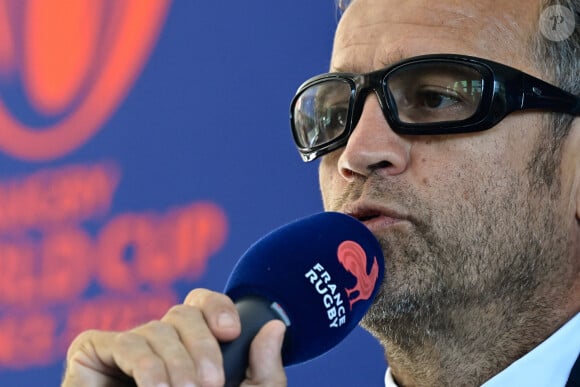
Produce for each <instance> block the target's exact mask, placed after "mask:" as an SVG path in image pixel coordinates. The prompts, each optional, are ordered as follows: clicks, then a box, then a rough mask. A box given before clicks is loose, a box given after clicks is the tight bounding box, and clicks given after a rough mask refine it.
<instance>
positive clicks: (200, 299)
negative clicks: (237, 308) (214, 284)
mask: <svg viewBox="0 0 580 387" xmlns="http://www.w3.org/2000/svg"><path fill="white" fill-rule="evenodd" d="M185 303H186V304H188V305H192V306H196V307H198V308H199V309H202V310H206V309H208V308H209V307H215V306H219V307H222V308H223V307H230V308H234V303H233V302H232V300H231V299H230V298H229V297H228V296H226V295H225V294H223V293H218V292H214V291H211V290H208V289H203V288H199V289H194V290H192V291H191V292H189V294H188V295H187V297H186V298H185Z"/></svg>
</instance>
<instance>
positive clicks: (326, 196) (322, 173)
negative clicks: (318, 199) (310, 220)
mask: <svg viewBox="0 0 580 387" xmlns="http://www.w3.org/2000/svg"><path fill="white" fill-rule="evenodd" d="M318 181H319V184H320V191H321V193H322V202H323V205H324V209H325V210H327V211H328V210H331V208H330V206H331V203H332V201H333V199H334V198H335V197H336V196H337V195H338V193H339V192H340V190H341V188H340V187H339V186H338V185H339V184H340V182H341V181H342V179H341V178H340V176H339V174H338V167H337V160H336V157H334V155H333V154H332V155H328V156H325V157H323V159H322V160H321V162H320V166H319V168H318Z"/></svg>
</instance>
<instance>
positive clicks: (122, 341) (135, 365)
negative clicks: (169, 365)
mask: <svg viewBox="0 0 580 387" xmlns="http://www.w3.org/2000/svg"><path fill="white" fill-rule="evenodd" d="M111 347H112V356H113V360H114V362H115V364H117V366H118V367H119V369H120V370H121V371H123V372H124V373H125V374H126V375H129V376H130V377H132V378H133V379H134V380H135V382H136V383H137V385H138V386H152V387H153V386H155V387H157V386H169V385H170V383H169V382H170V378H169V375H168V372H167V370H166V368H165V363H164V360H163V359H162V358H161V357H160V356H159V355H158V354H157V353H156V352H155V350H154V349H153V348H152V346H151V345H150V344H149V341H148V339H147V338H146V337H145V336H143V335H142V334H139V333H137V332H135V331H128V332H122V333H119V334H117V335H116V337H115V338H114V341H113V343H112V346H111ZM104 350H105V351H106V352H109V351H110V348H106V349H104Z"/></svg>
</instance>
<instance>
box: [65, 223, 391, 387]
mask: <svg viewBox="0 0 580 387" xmlns="http://www.w3.org/2000/svg"><path fill="white" fill-rule="evenodd" d="M383 261H384V260H383V257H382V252H381V249H380V246H379V244H378V242H377V241H376V239H375V238H374V237H373V235H372V234H371V233H370V231H368V229H367V228H366V227H365V226H364V225H362V224H361V223H360V222H358V221H357V220H356V219H354V218H351V217H349V216H347V215H343V214H338V213H321V214H317V215H313V216H311V217H308V218H305V219H302V220H298V221H296V222H293V223H290V224H288V225H286V226H283V227H281V228H279V229H277V230H275V231H273V232H272V233H270V234H268V235H267V236H265V237H264V238H262V239H261V240H260V241H258V242H256V243H255V244H254V245H253V246H252V247H250V249H249V250H248V251H247V252H246V253H245V254H244V256H243V257H242V258H241V259H240V261H239V262H238V264H237V265H236V267H235V268H234V270H233V272H232V274H231V276H230V279H229V280H228V283H227V285H226V294H227V296H229V297H227V296H225V295H223V294H220V293H216V292H210V291H208V290H204V289H197V290H194V291H192V292H191V293H190V295H188V297H187V299H186V301H185V303H184V305H179V306H175V307H173V308H172V309H171V310H170V311H169V312H168V313H167V314H166V315H165V316H164V317H163V318H162V320H161V321H159V322H150V323H148V324H145V325H142V326H140V327H137V328H135V329H133V330H130V331H127V332H121V333H116V332H100V331H88V332H85V333H83V334H81V335H80V336H79V337H77V339H75V341H74V342H73V344H72V345H71V347H70V349H69V353H68V356H67V371H66V374H65V378H64V381H63V386H65V387H70V386H77V385H83V386H85V385H86V386H106V385H109V384H107V383H111V382H115V383H119V381H126V382H128V384H127V385H134V384H130V383H133V380H134V381H135V382H136V383H137V385H139V386H163V383H165V385H167V386H182V385H183V386H185V385H186V382H190V383H195V385H196V386H215V385H223V384H224V383H225V384H226V386H238V385H240V383H241V382H243V380H244V379H245V378H246V376H247V375H249V379H248V382H250V383H252V385H262V384H263V385H266V384H268V385H284V384H285V383H286V378H285V374H284V371H283V365H284V366H287V365H292V364H297V363H300V362H304V361H307V360H310V359H312V358H314V357H317V356H319V355H321V354H323V353H325V352H326V351H328V350H329V349H331V348H332V347H334V346H335V345H337V344H338V343H339V342H340V341H341V340H342V339H343V338H344V337H346V335H347V334H348V333H349V332H350V331H351V330H352V329H353V328H354V327H355V326H356V325H357V324H358V322H359V320H360V319H361V318H362V316H363V315H364V313H365V312H366V310H367V309H368V307H369V306H370V304H371V302H372V299H373V298H374V296H375V294H376V292H377V291H378V288H379V286H380V283H381V281H382V279H383V275H384V274H383V270H384V268H383V267H384V263H383ZM230 298H231V299H230ZM232 300H233V301H234V302H235V305H234V303H233V302H232ZM270 320H280V321H282V322H283V323H284V324H282V323H280V322H278V321H274V322H268V321H270ZM284 325H286V333H285V334H284V333H283V330H284ZM282 340H283V342H282ZM246 371H248V373H247V374H246Z"/></svg>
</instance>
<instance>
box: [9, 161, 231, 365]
mask: <svg viewBox="0 0 580 387" xmlns="http://www.w3.org/2000/svg"><path fill="white" fill-rule="evenodd" d="M119 179H120V171H119V169H118V168H117V167H116V166H115V165H114V164H112V163H96V164H92V165H91V164H87V165H72V166H65V167H61V168H58V169H46V170H41V171H39V172H36V173H34V174H31V175H29V176H26V177H21V178H15V179H11V180H10V181H4V182H2V181H0V368H2V367H9V368H22V367H29V366H38V365H43V364H48V363H50V362H54V361H57V360H59V357H62V356H64V353H65V350H66V347H67V346H68V344H69V343H70V340H71V339H72V338H73V337H74V336H75V335H76V334H78V333H79V332H80V331H82V330H85V329H90V328H96V329H112V330H118V329H127V328H129V327H131V326H135V325H137V324H140V323H142V322H145V321H147V320H150V319H154V318H159V317H161V316H162V315H163V313H165V311H166V310H167V308H169V307H170V306H171V305H173V304H175V303H176V302H178V300H177V299H176V297H175V295H174V294H173V293H172V292H171V286H172V285H173V283H174V282H175V281H177V280H192V279H196V278H198V277H199V276H200V275H202V274H203V272H204V270H205V267H206V265H207V261H208V259H209V258H210V256H211V255H212V254H214V253H216V252H217V251H218V250H219V249H220V248H221V247H222V246H223V244H224V243H225V240H226V235H227V232H228V222H227V218H226V215H225V213H224V211H223V209H222V208H220V207H219V206H217V205H215V204H213V203H211V202H196V203H191V204H189V205H185V206H183V207H176V208H172V209H170V210H169V211H167V212H166V213H154V212H148V213H141V214H140V213H125V214H117V215H115V216H113V217H112V218H110V219H104V217H105V215H106V213H107V212H108V211H109V210H110V206H111V203H112V200H113V196H114V191H115V190H116V188H117V185H118V183H119ZM88 220H90V221H92V222H93V223H94V221H95V220H103V221H105V224H104V225H102V226H100V230H94V229H93V231H91V233H89V232H88V231H87V230H86V229H85V228H86V227H87V226H86V225H85V224H84V223H85V221H88ZM93 226H94V224H93ZM144 289H150V290H148V291H145V290H144ZM83 297H84V299H83ZM87 297H92V298H87ZM18 329H20V330H18ZM17 330H18V332H16V333H15V331H17ZM24 349H25V350H24Z"/></svg>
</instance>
